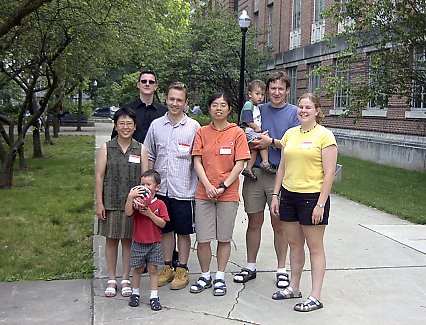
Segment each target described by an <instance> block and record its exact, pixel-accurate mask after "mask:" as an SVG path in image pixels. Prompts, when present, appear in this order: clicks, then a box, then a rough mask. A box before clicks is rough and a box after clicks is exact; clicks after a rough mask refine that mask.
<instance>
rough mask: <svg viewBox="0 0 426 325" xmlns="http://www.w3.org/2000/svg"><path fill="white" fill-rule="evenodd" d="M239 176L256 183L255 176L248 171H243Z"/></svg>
mask: <svg viewBox="0 0 426 325" xmlns="http://www.w3.org/2000/svg"><path fill="white" fill-rule="evenodd" d="M241 175H243V176H245V177H247V178H249V179H251V180H252V181H257V176H256V175H255V174H254V173H253V172H252V171H251V170H250V169H247V168H245V169H243V171H242V172H241Z"/></svg>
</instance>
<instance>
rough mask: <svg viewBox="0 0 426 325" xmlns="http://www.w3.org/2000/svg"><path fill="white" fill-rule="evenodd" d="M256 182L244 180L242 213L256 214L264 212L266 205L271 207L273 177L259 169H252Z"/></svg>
mask: <svg viewBox="0 0 426 325" xmlns="http://www.w3.org/2000/svg"><path fill="white" fill-rule="evenodd" d="M253 173H254V174H255V175H256V176H257V181H252V180H250V179H248V178H244V183H243V198H244V211H245V212H246V213H256V212H261V211H264V210H265V206H266V203H267V204H268V206H270V205H271V200H272V193H273V191H274V184H275V175H274V174H270V173H267V172H264V171H263V170H261V169H260V168H256V167H255V168H253Z"/></svg>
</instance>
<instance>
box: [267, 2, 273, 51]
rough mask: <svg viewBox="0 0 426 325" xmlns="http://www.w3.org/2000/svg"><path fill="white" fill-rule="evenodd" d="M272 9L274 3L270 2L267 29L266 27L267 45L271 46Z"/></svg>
mask: <svg viewBox="0 0 426 325" xmlns="http://www.w3.org/2000/svg"><path fill="white" fill-rule="evenodd" d="M273 9H274V4H273V3H271V4H270V5H268V29H267V39H266V40H267V42H266V44H267V45H268V46H272V13H273V11H274V10H273Z"/></svg>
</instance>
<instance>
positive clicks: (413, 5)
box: [316, 0, 426, 113]
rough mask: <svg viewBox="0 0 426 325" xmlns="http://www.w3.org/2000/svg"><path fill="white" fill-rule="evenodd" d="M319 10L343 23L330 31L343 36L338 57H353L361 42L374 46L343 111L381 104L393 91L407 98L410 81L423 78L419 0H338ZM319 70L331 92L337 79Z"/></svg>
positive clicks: (425, 31) (425, 26) (425, 32)
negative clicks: (343, 45) (343, 44)
mask: <svg viewBox="0 0 426 325" xmlns="http://www.w3.org/2000/svg"><path fill="white" fill-rule="evenodd" d="M323 15H324V17H326V18H330V19H332V20H333V21H334V22H335V23H336V24H341V26H343V27H344V30H343V32H341V33H340V34H339V35H331V36H332V38H331V40H332V42H333V40H334V38H333V36H337V37H344V38H345V40H346V44H347V45H348V47H347V50H346V51H343V52H342V53H340V58H345V59H346V60H347V61H348V62H349V63H350V62H354V61H356V60H358V59H359V56H358V55H357V54H358V53H360V52H361V50H362V49H363V48H366V47H370V49H371V48H372V49H373V51H372V52H371V55H370V62H367V64H366V67H367V68H366V69H365V70H364V71H362V73H361V74H360V75H359V76H358V78H357V79H356V80H355V81H352V82H351V98H353V101H351V109H350V110H349V111H348V112H351V111H355V112H357V113H358V112H359V110H360V108H362V107H365V106H366V103H367V102H368V101H378V102H379V106H380V102H382V103H383V104H385V103H386V101H387V99H388V98H390V97H391V96H394V95H396V96H400V97H404V98H406V99H407V101H409V100H411V98H412V95H413V84H414V85H423V86H424V85H425V84H426V58H425V53H426V52H425V51H426V11H425V1H424V0H381V1H363V0H338V1H335V2H334V4H333V5H332V6H331V7H330V8H328V9H327V10H326V11H325V12H324V13H323ZM351 56H352V57H351ZM319 71H320V72H322V74H323V75H325V76H326V77H327V80H328V83H327V84H326V88H327V87H328V90H330V91H331V92H333V91H336V89H337V88H338V85H339V84H340V85H341V84H342V83H341V82H340V81H341V80H337V79H336V78H334V77H333V76H332V75H331V74H330V69H326V68H324V67H322V68H321V69H320V70H319ZM316 72H318V71H316ZM366 80H369V82H365V81H366ZM414 93H415V92H414ZM420 93H421V92H420Z"/></svg>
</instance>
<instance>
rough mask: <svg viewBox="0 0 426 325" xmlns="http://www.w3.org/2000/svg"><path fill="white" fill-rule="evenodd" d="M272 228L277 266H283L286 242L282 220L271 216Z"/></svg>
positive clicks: (285, 255)
mask: <svg viewBox="0 0 426 325" xmlns="http://www.w3.org/2000/svg"><path fill="white" fill-rule="evenodd" d="M271 224H272V229H273V230H274V247H275V253H276V255H277V262H278V268H284V267H285V260H286V257H287V248H288V242H287V237H286V233H285V232H284V222H282V221H281V220H279V219H277V218H275V217H273V216H271Z"/></svg>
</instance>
